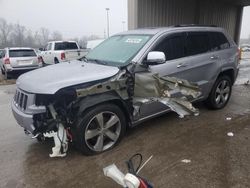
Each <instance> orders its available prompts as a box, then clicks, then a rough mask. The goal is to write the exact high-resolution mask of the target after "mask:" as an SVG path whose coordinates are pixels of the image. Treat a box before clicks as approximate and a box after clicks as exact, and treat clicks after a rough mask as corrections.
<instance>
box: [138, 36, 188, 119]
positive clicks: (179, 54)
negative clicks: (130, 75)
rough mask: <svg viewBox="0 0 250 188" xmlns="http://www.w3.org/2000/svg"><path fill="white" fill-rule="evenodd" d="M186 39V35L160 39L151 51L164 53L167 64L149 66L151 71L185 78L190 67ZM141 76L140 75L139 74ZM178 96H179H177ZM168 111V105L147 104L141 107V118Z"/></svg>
mask: <svg viewBox="0 0 250 188" xmlns="http://www.w3.org/2000/svg"><path fill="white" fill-rule="evenodd" d="M185 37H186V33H185V32H182V33H175V34H170V35H167V36H165V37H162V38H161V39H159V41H158V42H157V43H156V45H154V47H152V49H151V50H150V51H160V52H164V54H165V56H166V62H165V63H163V64H158V65H151V66H149V71H150V72H153V73H158V74H159V75H160V76H174V77H178V78H183V76H184V75H185V72H187V71H189V67H188V66H186V64H185V63H186V62H185V58H184V56H185ZM139 74H140V73H139ZM177 95H178V94H177ZM165 110H168V108H167V107H166V105H163V104H162V103H159V102H152V103H145V104H143V105H142V106H141V109H140V112H141V113H140V115H141V118H145V117H148V116H150V115H153V114H157V113H159V112H163V111H165Z"/></svg>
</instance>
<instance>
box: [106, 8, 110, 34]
mask: <svg viewBox="0 0 250 188" xmlns="http://www.w3.org/2000/svg"><path fill="white" fill-rule="evenodd" d="M109 10H110V9H109V8H106V11H107V35H108V38H109Z"/></svg>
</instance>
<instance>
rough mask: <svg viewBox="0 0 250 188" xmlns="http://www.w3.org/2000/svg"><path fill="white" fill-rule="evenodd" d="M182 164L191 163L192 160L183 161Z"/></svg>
mask: <svg viewBox="0 0 250 188" xmlns="http://www.w3.org/2000/svg"><path fill="white" fill-rule="evenodd" d="M181 162H182V163H191V160H190V159H183V160H181Z"/></svg>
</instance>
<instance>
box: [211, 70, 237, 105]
mask: <svg viewBox="0 0 250 188" xmlns="http://www.w3.org/2000/svg"><path fill="white" fill-rule="evenodd" d="M231 91H232V81H231V79H230V78H229V77H228V76H226V75H223V76H220V77H219V78H218V79H217V80H216V82H215V84H214V86H213V88H212V90H211V93H210V94H209V97H208V99H207V100H206V105H207V106H208V107H209V108H212V109H222V108H224V107H225V106H226V104H227V103H228V101H229V99H230V96H231Z"/></svg>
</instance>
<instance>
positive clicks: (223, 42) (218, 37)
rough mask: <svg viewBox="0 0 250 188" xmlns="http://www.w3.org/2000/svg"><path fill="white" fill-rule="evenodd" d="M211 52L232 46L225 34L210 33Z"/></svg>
mask: <svg viewBox="0 0 250 188" xmlns="http://www.w3.org/2000/svg"><path fill="white" fill-rule="evenodd" d="M209 38H210V44H211V50H212V51H216V50H222V49H226V48H229V47H230V44H229V42H228V40H227V38H226V37H225V36H224V34H222V33H219V32H210V33H209Z"/></svg>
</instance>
